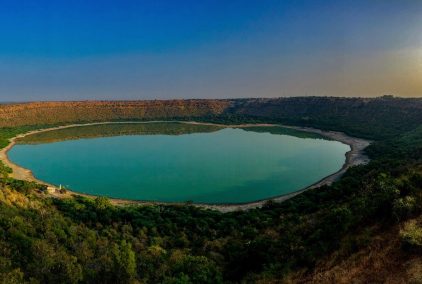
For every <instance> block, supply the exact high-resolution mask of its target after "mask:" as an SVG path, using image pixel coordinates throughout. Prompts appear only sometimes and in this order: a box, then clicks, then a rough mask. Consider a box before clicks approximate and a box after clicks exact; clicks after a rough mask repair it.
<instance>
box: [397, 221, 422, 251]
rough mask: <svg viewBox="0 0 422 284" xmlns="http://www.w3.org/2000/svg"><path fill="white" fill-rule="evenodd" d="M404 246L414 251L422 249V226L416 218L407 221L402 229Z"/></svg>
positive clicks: (401, 237) (401, 236)
mask: <svg viewBox="0 0 422 284" xmlns="http://www.w3.org/2000/svg"><path fill="white" fill-rule="evenodd" d="M400 239H401V241H402V245H403V248H405V249H409V250H412V251H421V250H422V226H420V224H418V222H417V221H416V220H409V221H407V222H406V223H405V224H404V226H403V228H402V229H401V230H400Z"/></svg>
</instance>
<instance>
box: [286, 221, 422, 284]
mask: <svg viewBox="0 0 422 284" xmlns="http://www.w3.org/2000/svg"><path fill="white" fill-rule="evenodd" d="M399 231H400V226H399V225H396V226H393V227H392V228H390V229H389V230H388V231H383V230H380V231H379V232H377V233H376V234H375V236H373V237H372V238H371V241H370V243H369V245H367V246H366V247H364V248H362V249H360V250H358V251H357V252H354V253H352V254H349V255H344V252H342V251H341V250H339V251H337V252H335V253H333V254H332V255H330V256H329V257H327V258H326V259H323V260H322V261H320V262H319V263H318V264H317V265H316V267H315V269H314V270H313V271H312V272H309V271H307V272H305V271H302V272H297V273H294V274H293V275H290V278H289V280H288V281H287V282H289V283H422V258H421V257H420V256H419V255H415V254H409V253H407V252H404V251H403V250H402V249H401V242H400V238H399Z"/></svg>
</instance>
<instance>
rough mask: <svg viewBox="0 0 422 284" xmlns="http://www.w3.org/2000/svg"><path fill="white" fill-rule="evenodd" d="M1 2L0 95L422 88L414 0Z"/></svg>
mask: <svg viewBox="0 0 422 284" xmlns="http://www.w3.org/2000/svg"><path fill="white" fill-rule="evenodd" d="M0 4H1V6H0V7H1V8H0V39H1V41H0V101H26V100H80V99H171V98H232V97H275V96H304V95H330V96H378V95H383V94H394V95H399V96H422V1H420V0H353V1H352V0H344V1H340V0H338V1H333V0H284V1H283V0H278V1H272V0H268V1H264V0H256V1H248V0H243V1H237V0H234V1H229V0H226V1H206V0H204V1H193V0H192V1H190V0H189V1H170V0H169V1H142V0H138V1H124V0H120V1H109V0H102V1H88V0H73V1H58V0H56V1H46V0H33V1H29V0H26V1H25V0H23V1H2V0H0Z"/></svg>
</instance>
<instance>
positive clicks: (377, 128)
mask: <svg viewBox="0 0 422 284" xmlns="http://www.w3.org/2000/svg"><path fill="white" fill-rule="evenodd" d="M204 119H205V120H207V121H215V122H221V123H224V122H225V121H231V122H233V121H242V122H245V121H249V122H258V121H266V122H268V121H272V122H275V123H285V124H293V125H302V126H314V127H319V128H324V129H331V130H341V131H345V132H347V133H348V134H351V135H356V136H360V137H366V138H371V139H377V138H387V137H392V136H394V135H396V134H397V133H398V132H403V131H406V130H411V129H413V128H415V127H416V126H417V124H418V123H419V122H420V121H421V120H422V98H395V97H391V96H384V97H379V98H338V97H292V98H271V99H263V98H260V99H227V100H149V101H81V102H32V103H11V104H2V105H0V127H16V126H28V125H32V126H33V125H57V124H68V123H83V122H99V121H130V120H204ZM362 124H365V125H366V126H371V127H364V128H363V127H362ZM368 129H370V131H369V130H368Z"/></svg>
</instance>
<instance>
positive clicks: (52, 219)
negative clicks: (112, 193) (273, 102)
mask: <svg viewBox="0 0 422 284" xmlns="http://www.w3.org/2000/svg"><path fill="white" fill-rule="evenodd" d="M313 99H314V98H311V99H310V100H311V101H312V100H313ZM304 100H305V99H304ZM383 100H395V99H391V98H386V99H383ZM240 104H242V103H240ZM239 108H240V107H239ZM327 108H328V110H327V112H326V113H325V112H324V113H320V116H321V117H320V119H316V118H315V119H312V120H310V121H312V123H309V124H306V125H307V126H314V127H322V128H330V129H335V130H343V131H346V132H348V133H354V134H356V135H358V134H362V135H361V136H364V137H371V139H375V140H376V142H374V143H373V144H372V145H371V146H370V147H368V150H367V152H368V154H369V155H370V157H371V159H372V160H371V162H370V163H369V164H368V165H365V166H358V167H354V168H352V169H350V170H349V171H348V172H347V173H346V174H345V175H344V176H343V177H342V179H341V180H340V181H338V182H336V183H335V184H333V185H332V186H323V187H320V188H318V189H315V190H311V191H307V192H305V193H303V194H300V195H298V196H296V197H295V198H292V199H290V200H288V201H286V202H284V203H281V204H277V203H274V202H271V201H269V202H267V204H266V205H265V206H264V207H263V208H261V209H254V210H249V211H244V212H233V213H226V214H223V213H220V212H216V211H211V210H203V209H198V208H196V207H193V206H190V205H188V204H187V205H186V206H164V205H154V206H134V205H127V206H114V205H112V204H111V203H110V202H109V200H107V199H106V198H103V197H98V198H96V199H95V200H92V199H87V198H82V197H75V198H71V199H53V198H50V197H49V196H48V195H47V194H45V189H44V188H43V187H42V186H38V185H36V184H34V183H28V182H24V181H17V180H14V179H11V178H8V177H6V175H7V173H8V172H9V170H8V169H7V168H6V167H0V171H1V172H0V174H1V176H2V178H1V179H0V189H1V190H0V279H1V280H0V281H3V283H23V282H33V283H37V282H38V283H78V282H84V283H85V282H89V283H142V282H146V283H222V282H234V283H236V282H242V281H243V282H259V281H261V282H271V281H274V282H275V281H282V280H285V281H293V282H296V281H305V280H306V279H307V280H308V281H309V279H311V280H312V273H313V270H314V269H315V267H317V266H319V265H321V263H322V262H323V261H324V259H327V258H329V256H330V255H335V256H336V258H335V259H336V263H340V262H341V261H342V260H347V259H348V257H350V256H352V255H354V254H355V253H356V252H358V251H360V250H363V249H367V250H371V249H374V248H373V247H372V246H371V245H370V244H371V243H372V242H373V241H374V240H376V239H378V238H379V235H380V234H381V235H382V234H384V233H385V232H389V234H390V232H392V233H391V236H392V237H391V238H392V239H394V238H397V239H399V240H400V241H401V248H400V247H399V248H398V250H399V251H400V252H399V253H398V254H397V255H395V256H394V259H396V261H397V262H403V263H404V262H406V261H408V260H412V261H413V260H415V259H416V260H417V261H419V263H420V260H421V258H420V253H421V247H422V237H421V236H422V233H421V232H422V222H421V216H422V191H421V190H422V127H421V125H422V118H421V119H420V116H418V115H419V114H415V113H413V112H412V110H411V109H412V108H410V109H407V110H406V112H407V113H409V116H403V115H401V117H400V118H398V117H395V118H394V116H395V115H396V114H397V113H398V111H397V110H396V109H395V108H394V104H392V105H391V107H389V108H387V109H385V110H384V114H383V115H382V116H381V115H380V114H376V113H372V115H373V120H372V121H369V122H368V123H364V122H363V121H361V120H359V121H353V120H350V121H349V119H350V117H348V116H346V115H345V116H339V115H338V116H335V117H334V118H332V117H330V122H329V124H328V117H329V116H328V115H327V113H336V111H335V110H332V109H330V108H329V107H327ZM349 111H350V112H352V110H349ZM373 111H374V112H375V111H376V110H373ZM314 116H317V113H315V114H314ZM368 116H369V114H368ZM385 116H391V118H390V119H389V120H383V118H384V117H385ZM335 118H336V119H335ZM203 120H210V117H204V118H203ZM212 120H213V121H225V122H230V123H237V122H245V121H248V122H250V121H257V120H259V121H261V122H262V121H264V122H265V121H270V122H272V121H282V122H286V123H288V122H291V123H293V122H294V119H292V120H284V119H283V118H279V117H278V118H277V117H273V118H269V119H267V120H265V118H262V117H260V118H257V116H255V115H253V116H248V115H245V116H240V115H238V116H231V117H228V116H219V117H218V116H215V117H213V118H212ZM298 124H300V125H304V123H298ZM376 127H377V128H376ZM375 128H376V129H375ZM384 129H386V131H385V132H384V131H383V130H384ZM25 130H26V129H1V130H0V133H1V134H0V137H1V139H2V140H1V141H0V143H2V145H5V144H6V143H5V141H4V140H5V139H6V138H10V137H11V136H14V135H15V134H17V133H19V132H22V131H25ZM396 227H398V228H399V229H398V230H393V229H392V228H396ZM389 236H390V235H389ZM356 261H357V262H358V260H356ZM383 263H384V262H383ZM412 263H413V262H412ZM332 265H336V264H332ZM332 265H331V266H332ZM357 267H358V266H357ZM359 267H360V266H359ZM405 267H408V266H405ZM409 267H410V266H409ZM401 269H405V268H404V266H403V267H401ZM381 272H383V273H386V274H385V275H381ZM371 273H373V274H374V275H375V274H377V273H378V274H379V277H378V278H376V281H375V280H374V281H369V280H368V279H360V281H361V282H365V281H369V282H383V281H386V279H387V278H386V277H388V273H394V271H393V270H392V269H391V268H389V267H387V268H385V269H384V270H383V268H382V265H381V267H377V270H376V271H371ZM362 275H365V274H362ZM418 276H419V277H422V275H416V277H418ZM309 277H310V278H309ZM362 277H364V276H362ZM374 277H375V276H374ZM383 277H384V278H383ZM401 277H405V276H401ZM419 279H420V278H419ZM319 280H320V281H321V282H329V280H330V281H334V282H336V281H335V278H334V279H333V278H329V279H325V280H326V281H324V279H319ZM357 280H358V281H359V279H357ZM401 280H402V282H406V281H407V280H408V279H407V278H403V279H401Z"/></svg>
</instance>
